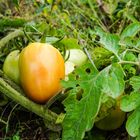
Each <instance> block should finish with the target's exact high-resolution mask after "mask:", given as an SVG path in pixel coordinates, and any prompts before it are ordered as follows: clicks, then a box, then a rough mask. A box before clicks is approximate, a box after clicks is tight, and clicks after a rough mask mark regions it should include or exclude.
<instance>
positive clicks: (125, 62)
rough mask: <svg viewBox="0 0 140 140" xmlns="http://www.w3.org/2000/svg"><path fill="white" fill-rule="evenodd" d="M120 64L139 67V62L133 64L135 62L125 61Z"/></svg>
mask: <svg viewBox="0 0 140 140" xmlns="http://www.w3.org/2000/svg"><path fill="white" fill-rule="evenodd" d="M118 63H119V64H132V65H137V66H139V62H133V61H123V60H121V61H120V62H118Z"/></svg>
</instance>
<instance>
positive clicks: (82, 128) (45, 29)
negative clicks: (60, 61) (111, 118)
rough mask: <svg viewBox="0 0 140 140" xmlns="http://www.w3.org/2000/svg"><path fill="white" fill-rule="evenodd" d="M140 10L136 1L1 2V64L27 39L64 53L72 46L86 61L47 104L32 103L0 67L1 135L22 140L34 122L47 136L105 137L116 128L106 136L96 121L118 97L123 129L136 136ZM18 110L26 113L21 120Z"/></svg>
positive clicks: (66, 138)
mask: <svg viewBox="0 0 140 140" xmlns="http://www.w3.org/2000/svg"><path fill="white" fill-rule="evenodd" d="M139 7H140V3H139V0H135V1H134V0H130V1H129V0H116V1H115V2H114V1H113V0H109V1H108V0H104V1H99V0H93V1H92V0H79V1H77V0H73V1H71V0H67V1H61V0H46V1H45V0H32V1H29V0H25V1H23V0H13V1H12V2H11V1H9V0H6V1H1V2H0V14H1V15H0V38H1V40H0V69H2V66H3V62H4V60H5V58H6V56H7V55H8V54H9V53H10V52H11V51H13V50H16V49H18V50H22V49H23V48H24V47H25V46H27V45H28V44H29V43H30V42H47V43H50V44H52V45H53V46H55V47H56V48H57V49H59V50H60V52H61V53H62V55H63V56H64V57H65V55H66V50H68V49H71V48H78V49H82V50H83V51H84V52H85V53H86V55H87V57H88V59H89V60H88V62H87V63H86V64H84V65H83V66H81V67H76V68H75V70H74V71H73V72H72V73H71V74H70V75H68V79H67V80H63V81H62V84H63V88H64V90H62V93H60V94H58V95H57V96H55V97H53V98H51V99H50V100H49V101H48V102H47V103H46V104H45V105H39V104H36V103H34V102H32V101H30V100H29V99H28V98H27V97H26V96H25V94H24V92H23V90H22V88H21V87H20V85H17V84H15V83H14V82H13V81H12V79H9V78H8V77H7V76H6V75H5V74H4V73H3V72H2V71H1V70H0V92H1V95H0V114H1V118H0V124H1V126H0V128H1V131H2V138H5V139H6V138H8V137H10V138H12V139H20V138H21V139H22V138H23V137H24V136H25V135H26V134H27V132H26V131H25V132H26V134H25V135H23V132H24V129H27V130H28V131H29V128H28V127H26V125H23V123H25V122H26V121H30V123H29V125H31V124H34V125H35V126H37V128H40V124H41V130H40V129H39V130H38V129H37V128H35V127H33V126H32V127H31V129H32V128H33V129H34V130H36V131H35V132H36V134H34V135H35V137H34V138H36V139H38V136H37V135H39V136H40V138H42V139H43V138H44V137H47V138H48V139H60V138H62V139H64V140H81V139H98V138H102V137H104V139H105V137H107V136H108V135H110V134H111V133H112V132H111V133H109V134H108V133H105V135H104V134H103V132H102V131H101V132H100V131H99V130H98V129H97V128H96V127H95V126H94V123H95V122H97V121H99V120H101V119H103V118H105V117H106V116H107V115H108V113H109V110H110V109H112V108H113V107H114V106H115V105H116V100H117V98H118V97H120V98H121V99H120V100H121V101H120V109H121V110H122V111H124V112H127V118H126V120H125V122H126V124H125V122H124V124H123V126H125V128H126V132H125V133H127V134H128V135H129V136H130V137H136V139H139V138H140V131H139V130H140V125H139V124H140V123H139V122H140V109H139V106H140V103H139V102H140V93H139V91H140V76H139V75H140V74H139V71H140V67H139V64H140V63H139V62H140V39H139V38H140V32H139V31H140V22H139V19H140V15H139ZM5 9H6V10H5ZM29 9H30V10H29ZM19 17H20V18H19ZM77 57H78V56H77ZM66 59H67V58H66ZM13 101H14V102H13ZM17 104H20V105H17ZM7 108H8V109H7ZM25 108H26V109H28V110H29V111H27V110H26V109H25ZM9 110H10V111H9ZM25 113H26V114H28V117H27V118H26V116H25V115H23V114H25ZM16 114H18V115H19V114H22V115H19V116H20V117H18V118H16V117H15V116H16ZM35 114H36V115H35ZM21 116H22V117H21ZM23 116H24V117H23ZM27 124H28V122H27ZM118 129H119V130H122V128H118ZM12 130H14V131H12ZM38 131H39V132H38ZM46 131H47V132H49V134H47V136H46V135H45V134H44V132H46ZM96 131H99V136H98V133H97V134H95V133H96ZM8 132H9V133H8ZM119 132H120V131H119ZM38 133H39V134H38ZM40 133H42V134H44V135H43V136H44V137H42V136H41V135H40ZM61 133H62V137H61ZM103 135H104V136H103ZM28 139H29V137H28Z"/></svg>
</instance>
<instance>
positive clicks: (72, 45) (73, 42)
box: [60, 38, 81, 49]
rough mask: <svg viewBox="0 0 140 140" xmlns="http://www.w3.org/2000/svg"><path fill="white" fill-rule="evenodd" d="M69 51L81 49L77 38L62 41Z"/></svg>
mask: <svg viewBox="0 0 140 140" xmlns="http://www.w3.org/2000/svg"><path fill="white" fill-rule="evenodd" d="M60 43H61V44H63V45H64V46H65V47H66V48H67V49H81V47H80V45H79V44H78V40H77V39H75V38H64V39H62V40H61V41H60Z"/></svg>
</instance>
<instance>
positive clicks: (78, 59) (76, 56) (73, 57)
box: [66, 49, 87, 66]
mask: <svg viewBox="0 0 140 140" xmlns="http://www.w3.org/2000/svg"><path fill="white" fill-rule="evenodd" d="M68 56H69V58H68V61H70V62H72V63H74V64H75V65H76V66H82V65H83V64H85V63H86V61H87V56H86V54H85V53H84V52H83V51H82V50H80V49H70V50H67V51H66V58H67V57H68Z"/></svg>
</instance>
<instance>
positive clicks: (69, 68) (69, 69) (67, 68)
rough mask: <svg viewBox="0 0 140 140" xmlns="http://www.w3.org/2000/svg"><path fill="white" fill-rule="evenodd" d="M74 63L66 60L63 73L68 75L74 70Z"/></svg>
mask: <svg viewBox="0 0 140 140" xmlns="http://www.w3.org/2000/svg"><path fill="white" fill-rule="evenodd" d="M74 67H75V64H74V63H73V62H71V61H66V62H65V75H69V74H70V73H72V72H73V71H74V69H75V68H74Z"/></svg>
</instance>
